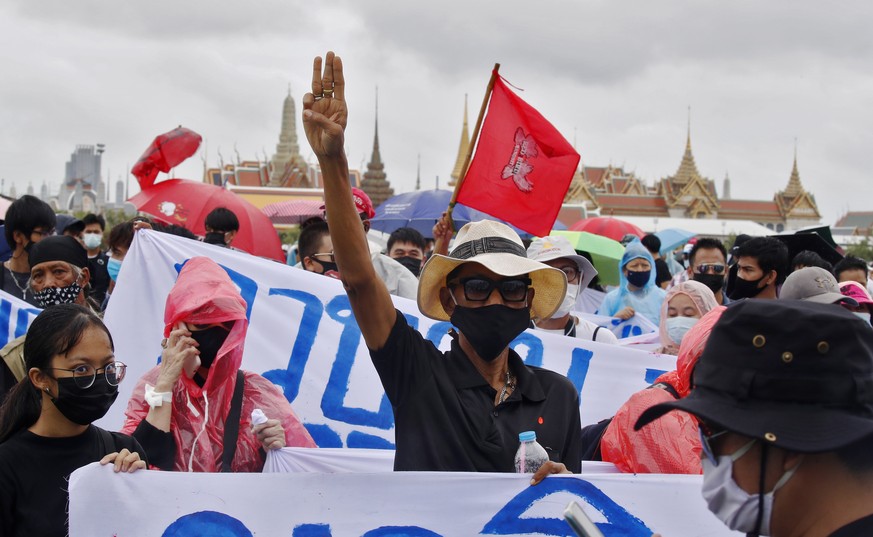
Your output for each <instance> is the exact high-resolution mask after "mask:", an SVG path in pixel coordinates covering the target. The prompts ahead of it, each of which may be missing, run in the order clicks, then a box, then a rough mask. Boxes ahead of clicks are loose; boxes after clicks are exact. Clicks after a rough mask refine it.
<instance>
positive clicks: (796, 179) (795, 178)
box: [782, 138, 803, 198]
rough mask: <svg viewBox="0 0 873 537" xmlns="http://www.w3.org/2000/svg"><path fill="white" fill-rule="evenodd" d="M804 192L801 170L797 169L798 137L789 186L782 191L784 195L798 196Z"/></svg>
mask: <svg viewBox="0 0 873 537" xmlns="http://www.w3.org/2000/svg"><path fill="white" fill-rule="evenodd" d="M802 193H803V185H802V184H800V172H799V171H797V139H796V138H795V140H794V165H793V166H792V167H791V177H789V179H788V186H787V187H785V190H784V191H783V192H782V195H783V196H786V197H789V198H796V197H797V196H799V195H801V194H802Z"/></svg>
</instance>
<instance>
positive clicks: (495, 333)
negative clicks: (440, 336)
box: [450, 296, 530, 362]
mask: <svg viewBox="0 0 873 537" xmlns="http://www.w3.org/2000/svg"><path fill="white" fill-rule="evenodd" d="M453 298H454V296H453ZM450 320H451V321H452V324H453V325H454V326H456V327H458V330H460V331H461V333H462V334H464V337H465V338H467V341H469V342H470V345H472V346H473V350H475V351H476V354H478V355H479V357H480V358H482V359H483V360H485V361H486V362H492V361H494V359H495V358H497V357H498V356H499V355H500V353H501V352H503V349H505V348H506V347H507V346H509V343H510V342H511V341H512V340H513V339H515V337H516V336H518V335H519V334H521V333H522V332H524V330H525V329H526V328H527V327H528V326H530V308H529V307H527V308H511V307H509V306H505V305H503V304H491V305H490V306H482V307H479V308H467V307H464V306H458V305H456V306H455V310H454V311H453V312H452V316H451V319H450Z"/></svg>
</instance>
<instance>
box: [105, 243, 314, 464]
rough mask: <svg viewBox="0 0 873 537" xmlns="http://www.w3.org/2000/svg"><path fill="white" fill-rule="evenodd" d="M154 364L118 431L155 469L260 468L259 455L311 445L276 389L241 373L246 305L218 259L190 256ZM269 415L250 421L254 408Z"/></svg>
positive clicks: (175, 289)
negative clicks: (260, 421)
mask: <svg viewBox="0 0 873 537" xmlns="http://www.w3.org/2000/svg"><path fill="white" fill-rule="evenodd" d="M164 322H165V327H164V335H165V336H166V339H165V340H164V342H163V343H162V346H163V347H164V351H163V353H162V354H161V363H160V364H159V365H158V366H156V367H154V368H153V369H152V370H150V371H149V372H147V373H146V374H145V375H143V377H142V378H141V379H140V380H139V382H138V383H137V386H136V388H134V391H133V395H132V396H131V398H130V401H129V402H128V405H127V411H126V413H125V414H126V420H125V423H124V427H123V428H122V432H124V433H127V434H131V435H132V436H133V437H134V438H136V439H137V440H139V441H140V443H141V444H142V445H143V447H144V448H145V450H146V453H148V455H149V459H150V460H151V461H152V464H154V465H155V466H156V467H157V468H160V469H161V470H176V471H180V472H184V471H188V472H218V471H224V472H230V471H233V472H260V471H261V470H262V469H263V467H264V460H265V451H266V450H270V449H278V448H281V447H285V446H286V445H288V446H297V447H315V442H314V441H313V440H312V437H311V436H310V435H309V433H308V432H307V431H306V429H305V428H304V427H303V424H301V423H300V421H299V420H298V419H297V416H296V415H295V414H294V411H293V410H292V409H291V405H290V404H289V403H288V401H287V400H286V399H285V396H284V395H283V394H282V392H281V391H279V389H278V388H277V387H276V386H275V385H274V384H273V383H271V382H270V381H268V380H267V379H265V378H264V377H262V376H260V375H258V374H257V373H252V372H250V371H243V370H241V369H240V363H241V362H242V355H243V345H244V342H245V335H246V330H247V329H248V320H247V318H246V302H245V300H243V298H242V296H240V293H239V291H238V290H237V288H236V286H235V285H234V283H233V282H232V281H231V279H230V277H229V276H228V275H227V273H226V272H225V271H224V269H222V268H221V267H220V266H219V265H218V264H217V263H215V262H214V261H212V260H211V259H209V258H206V257H194V258H191V259H190V260H189V261H188V262H187V263H185V266H184V267H183V268H182V270H181V271H180V272H179V277H178V279H177V280H176V284H175V285H174V286H173V288H172V289H171V290H170V294H169V295H168V296H167V305H166V310H165V312H164ZM255 409H261V410H262V411H263V412H264V414H265V415H266V416H267V418H269V419H268V420H267V422H266V423H263V424H260V425H255V426H253V425H252V420H251V416H252V411H254V410H255Z"/></svg>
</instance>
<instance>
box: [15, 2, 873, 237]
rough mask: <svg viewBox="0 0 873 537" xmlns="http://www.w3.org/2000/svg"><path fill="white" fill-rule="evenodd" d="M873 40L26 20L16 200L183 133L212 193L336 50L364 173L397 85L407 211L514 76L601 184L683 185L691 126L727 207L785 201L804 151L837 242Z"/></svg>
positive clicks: (871, 135) (798, 18)
mask: <svg viewBox="0 0 873 537" xmlns="http://www.w3.org/2000/svg"><path fill="white" fill-rule="evenodd" d="M871 23H873V3H871V2H869V1H862V0H855V1H851V2H839V3H826V2H821V1H797V0H791V1H787V0H784V1H783V0H779V1H769V2H762V1H759V0H755V1H736V2H714V1H712V2H710V1H701V0H697V1H687V2H679V1H671V0H664V1H658V2H652V1H621V2H614V1H606V0H602V1H600V0H598V1H582V0H575V1H565V2H554V1H542V0H540V1H538V2H530V1H527V2H520V1H517V0H502V1H487V2H486V1H480V2H475V1H474V2H471V1H466V2H460V1H456V0H443V1H440V2H428V3H424V2H417V1H411V2H398V1H397V0H391V1H388V0H367V1H360V0H359V1H332V2H318V1H309V2H305V3H304V2H298V1H296V0H294V1H292V0H258V1H257V2H231V1H227V0H209V1H206V0H196V1H192V0H183V1H179V0H174V1H169V0H150V1H148V2H145V1H130V2H112V3H107V2H102V1H97V0H76V1H75V2H69V1H66V0H64V1H61V0H45V1H36V2H34V1H25V0H5V1H4V2H2V4H0V47H2V53H0V71H2V73H3V77H2V82H0V133H2V134H0V137H2V138H0V177H2V178H5V180H6V191H5V192H4V193H8V190H9V187H10V185H11V183H12V182H14V183H15V184H16V186H17V188H18V192H19V194H21V193H23V192H24V189H26V188H27V185H28V183H29V182H32V183H33V185H34V187H35V188H36V190H37V192H38V190H39V186H40V185H41V184H42V182H43V180H46V181H48V183H49V185H50V186H51V188H52V190H53V191H56V190H57V188H58V187H59V185H60V183H61V180H62V179H63V175H64V163H65V162H66V161H67V160H68V159H69V157H70V153H72V152H73V150H74V149H75V146H76V145H77V144H95V143H104V144H106V153H105V155H104V170H103V172H104V178H105V177H106V176H107V174H108V175H109V176H110V178H111V182H112V183H113V185H114V183H115V181H117V180H118V179H119V178H121V177H123V176H124V175H125V173H126V170H127V169H128V168H129V167H130V166H132V165H133V163H134V162H135V161H136V160H137V158H138V157H139V156H140V154H141V153H142V152H143V150H144V149H145V148H146V146H147V145H148V144H149V142H150V141H151V140H152V138H153V137H154V136H155V135H157V134H159V133H161V132H164V131H167V130H169V129H171V128H173V127H175V126H177V125H184V126H185V127H188V128H190V129H193V130H195V131H196V132H198V133H200V134H201V135H202V136H203V138H204V140H205V142H206V143H205V148H204V147H201V150H200V153H199V154H198V155H197V156H195V157H194V158H192V159H191V160H189V161H188V163H186V164H185V165H183V166H181V167H179V168H177V170H176V175H177V176H179V177H188V178H193V179H200V177H201V176H202V160H201V159H202V158H204V157H205V158H206V159H207V161H208V162H209V164H210V165H213V166H214V165H217V164H218V151H219V150H220V151H221V153H222V154H223V155H224V158H225V160H229V159H231V158H233V153H234V147H236V149H237V151H238V153H239V155H240V157H241V158H242V159H255V158H261V159H263V153H264V152H265V151H266V153H267V154H268V155H270V156H272V154H273V153H274V152H275V148H276V143H277V142H278V134H279V128H280V121H281V112H282V102H283V99H284V98H285V95H286V94H287V91H288V86H289V84H290V86H291V88H292V94H293V95H294V97H295V98H296V99H297V101H298V105H299V102H300V99H301V97H302V95H303V93H304V92H305V91H306V90H307V89H308V87H309V77H310V75H311V64H312V57H313V56H314V55H317V54H324V52H325V51H326V50H328V49H330V50H335V51H336V52H337V53H338V54H339V55H340V56H342V58H343V61H344V64H345V66H346V80H347V88H348V89H347V97H348V101H349V109H350V119H349V127H348V130H347V134H346V137H347V151H348V153H349V160H350V163H351V165H352V166H353V167H359V166H360V165H361V164H362V163H364V164H365V163H366V162H367V161H368V160H369V157H370V152H371V149H372V144H373V126H374V100H375V87H376V86H379V137H380V145H381V151H382V158H383V161H384V163H385V171H386V173H387V174H388V179H389V181H390V182H391V184H392V185H393V187H394V189H395V191H397V192H402V191H409V190H412V189H413V188H414V184H415V176H416V165H417V159H418V155H421V177H422V185H423V186H425V187H432V186H433V185H434V179H435V177H436V176H439V177H440V184H441V186H445V185H446V181H447V180H448V176H449V173H450V172H451V170H452V167H453V165H454V161H455V156H456V154H457V148H458V142H459V139H460V129H461V121H462V117H463V104H464V94H465V93H466V94H469V102H470V123H471V127H472V123H473V122H474V121H475V115H476V113H477V112H478V108H479V106H480V104H481V100H482V96H483V93H484V90H485V85H486V83H487V81H488V77H489V74H490V69H491V67H492V66H493V64H494V63H495V62H500V63H501V70H500V72H501V73H502V74H503V76H505V77H506V78H507V79H508V80H509V81H510V82H511V83H512V84H514V85H515V86H518V87H520V88H524V89H525V91H524V92H523V93H521V95H522V97H523V98H524V99H525V100H526V101H527V102H529V103H530V104H531V105H533V106H534V107H536V108H537V109H539V110H540V112H542V113H543V115H544V116H545V117H546V118H548V119H549V120H551V121H552V123H554V124H555V126H556V127H557V128H558V129H559V130H560V131H561V132H562V133H564V135H565V136H566V137H567V139H568V140H570V141H571V142H573V141H574V138H575V142H576V146H577V149H578V150H579V152H580V154H581V155H582V160H583V162H584V163H585V164H586V165H588V166H605V165H608V164H610V163H612V164H615V165H623V166H624V167H625V168H626V169H628V170H631V171H634V172H635V173H636V174H637V175H638V176H639V177H641V178H642V179H644V180H646V181H647V182H649V183H650V184H651V183H652V182H653V181H655V180H657V179H659V178H661V177H664V176H667V175H671V174H673V173H674V172H675V171H676V169H677V167H678V165H679V162H680V160H681V157H682V153H683V150H684V146H685V133H686V120H687V109H688V107H689V106H690V107H691V131H692V145H693V149H694V156H695V158H696V161H697V165H698V168H699V170H700V172H701V173H702V174H703V175H704V176H707V177H709V178H711V179H714V180H716V184H717V186H718V189H719V192H721V187H722V179H723V178H724V176H725V174H726V173H728V174H729V175H730V178H731V182H732V194H733V197H735V198H741V197H742V198H752V199H771V198H772V196H773V194H774V193H775V192H776V191H777V190H779V189H782V188H784V187H785V185H786V184H787V181H788V178H789V175H790V172H791V164H792V158H793V154H794V144H795V139H797V153H798V164H799V169H800V176H801V180H802V182H803V184H804V186H805V187H806V188H807V189H808V190H810V191H812V192H813V194H815V196H816V200H817V202H818V204H819V208H820V210H821V212H822V215H823V220H824V222H825V223H830V224H832V223H833V222H834V221H835V220H836V219H837V218H838V216H839V215H840V214H841V213H842V212H844V211H845V210H847V209H851V210H873V200H871V196H869V193H870V192H871V189H870V186H869V183H870V176H871V173H870V161H871V159H870V154H871V149H873V130H871V125H873V70H871V66H873V32H871V31H870V25H871ZM300 111H301V110H300V107H299V106H298V115H299V113H300ZM298 125H299V127H298V135H299V136H300V142H301V153H302V154H303V156H304V158H310V157H311V153H310V151H309V150H308V146H307V144H306V141H305V138H304V137H303V132H302V126H300V125H301V123H300V120H299V118H298ZM161 177H163V175H162V176H161ZM159 180H160V178H159ZM132 183H135V181H132ZM113 188H114V187H113Z"/></svg>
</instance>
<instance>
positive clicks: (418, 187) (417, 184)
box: [415, 153, 421, 190]
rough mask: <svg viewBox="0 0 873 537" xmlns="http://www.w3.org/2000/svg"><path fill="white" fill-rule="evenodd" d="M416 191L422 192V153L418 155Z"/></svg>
mask: <svg viewBox="0 0 873 537" xmlns="http://www.w3.org/2000/svg"><path fill="white" fill-rule="evenodd" d="M415 189H416V190H421V153H419V154H418V167H417V168H416V170H415Z"/></svg>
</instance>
